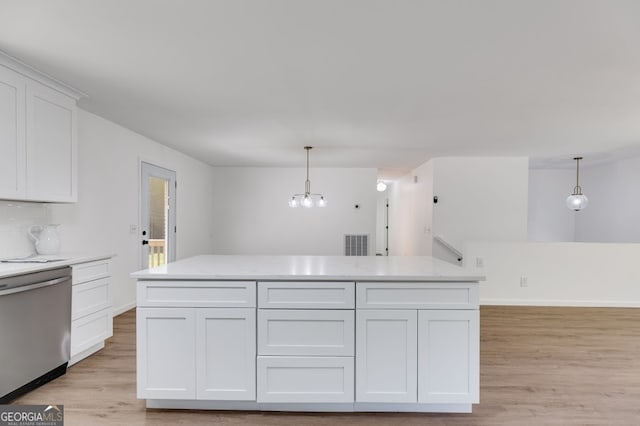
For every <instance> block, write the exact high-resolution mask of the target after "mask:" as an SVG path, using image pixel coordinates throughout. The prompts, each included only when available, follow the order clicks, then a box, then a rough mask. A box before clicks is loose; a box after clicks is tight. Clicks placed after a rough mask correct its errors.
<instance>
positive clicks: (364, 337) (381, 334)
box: [356, 310, 418, 403]
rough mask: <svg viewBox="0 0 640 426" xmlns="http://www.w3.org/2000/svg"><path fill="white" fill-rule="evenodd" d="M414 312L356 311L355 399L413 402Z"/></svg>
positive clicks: (415, 327)
mask: <svg viewBox="0 0 640 426" xmlns="http://www.w3.org/2000/svg"><path fill="white" fill-rule="evenodd" d="M417 338H418V333H417V311H414V310H358V311H356V401H357V402H389V403H396V402H414V403H415V402H416V401H417V379H416V377H417V375H416V373H417V371H416V370H417V355H418V350H417Z"/></svg>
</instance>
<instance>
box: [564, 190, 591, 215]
mask: <svg viewBox="0 0 640 426" xmlns="http://www.w3.org/2000/svg"><path fill="white" fill-rule="evenodd" d="M588 204H589V199H588V198H587V196H586V195H584V194H571V195H569V196H568V197H567V207H569V208H570V209H571V210H575V211H577V212H578V211H580V210H582V209H584V208H585V207H587V205H588Z"/></svg>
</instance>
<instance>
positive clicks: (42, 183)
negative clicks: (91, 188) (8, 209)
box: [0, 53, 80, 202]
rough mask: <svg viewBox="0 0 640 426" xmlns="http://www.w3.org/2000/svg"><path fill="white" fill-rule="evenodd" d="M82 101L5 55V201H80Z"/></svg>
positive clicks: (1, 79)
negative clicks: (79, 106)
mask: <svg viewBox="0 0 640 426" xmlns="http://www.w3.org/2000/svg"><path fill="white" fill-rule="evenodd" d="M79 97H80V94H79V93H77V92H75V91H73V90H71V89H69V88H68V87H67V86H62V85H60V84H58V83H56V82H53V81H52V80H50V79H48V78H47V77H45V76H42V75H40V74H38V73H36V72H35V71H33V70H32V69H30V68H27V67H25V66H24V65H22V64H19V63H16V62H14V61H12V60H11V59H10V58H8V57H6V56H5V55H3V54H1V53H0V199H12V200H26V201H46V202H75V201H77V161H78V158H77V135H76V132H77V130H76V129H77V106H76V101H77V99H78V98H79Z"/></svg>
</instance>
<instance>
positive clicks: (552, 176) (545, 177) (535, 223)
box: [528, 169, 590, 242]
mask: <svg viewBox="0 0 640 426" xmlns="http://www.w3.org/2000/svg"><path fill="white" fill-rule="evenodd" d="M575 178H576V176H575V170H565V169H531V170H530V171H529V224H528V227H529V231H528V235H529V237H528V239H529V241H541V242H542V241H546V242H552V241H575V236H576V235H575V233H576V217H578V216H581V215H582V214H583V213H584V211H582V212H574V211H573V210H569V209H568V208H567V205H566V199H567V196H568V195H569V194H571V191H572V190H573V187H574V186H575ZM589 208H590V207H589Z"/></svg>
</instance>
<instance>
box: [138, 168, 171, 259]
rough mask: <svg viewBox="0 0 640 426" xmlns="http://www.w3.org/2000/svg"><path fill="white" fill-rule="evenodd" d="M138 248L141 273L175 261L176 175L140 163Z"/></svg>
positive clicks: (167, 170) (166, 170) (169, 171)
mask: <svg viewBox="0 0 640 426" xmlns="http://www.w3.org/2000/svg"><path fill="white" fill-rule="evenodd" d="M140 169H141V176H140V198H141V199H140V215H141V218H140V247H141V252H142V253H141V262H140V263H141V267H142V269H146V268H154V267H156V266H160V265H164V264H166V263H168V262H172V261H174V260H176V235H177V234H176V232H177V229H176V190H177V185H176V172H174V171H173V170H169V169H165V168H163V167H159V166H156V165H154V164H150V163H146V162H144V161H143V162H141V167H140Z"/></svg>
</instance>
